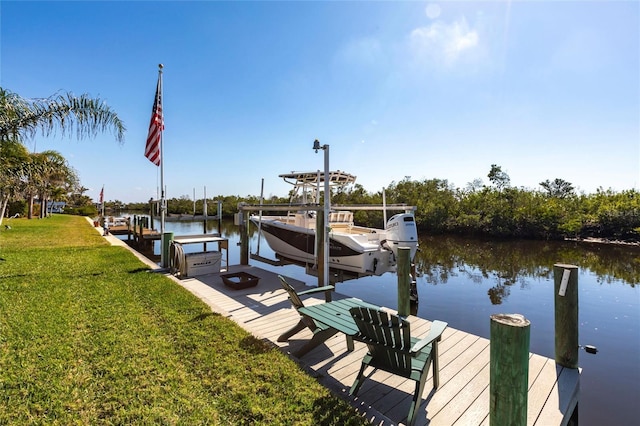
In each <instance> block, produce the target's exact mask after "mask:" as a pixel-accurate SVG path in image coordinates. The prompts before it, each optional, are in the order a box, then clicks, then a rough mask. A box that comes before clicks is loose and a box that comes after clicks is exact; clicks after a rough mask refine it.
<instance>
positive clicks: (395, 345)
mask: <svg viewBox="0 0 640 426" xmlns="http://www.w3.org/2000/svg"><path fill="white" fill-rule="evenodd" d="M349 312H350V313H351V316H352V317H353V319H354V321H355V322H356V325H357V326H358V329H359V331H360V334H358V336H356V340H359V341H361V342H364V343H366V344H367V347H368V348H369V351H368V353H367V354H366V355H365V356H364V358H363V360H362V366H361V367H360V372H359V373H358V377H357V378H356V381H355V382H354V383H353V386H351V390H350V391H349V394H350V395H357V393H358V390H359V389H360V386H362V382H363V381H364V378H365V377H364V371H365V369H366V368H367V367H373V368H374V369H380V370H384V371H387V372H390V373H393V374H397V375H399V376H402V377H405V378H407V379H411V380H414V381H415V382H416V390H415V392H414V394H413V400H412V402H411V406H410V407H409V415H408V416H407V424H408V425H413V424H414V423H415V421H416V413H417V412H418V408H419V407H420V401H421V400H422V392H423V390H424V385H425V382H426V380H427V375H428V373H429V365H430V364H431V363H432V362H433V387H434V388H437V387H438V384H439V375H438V341H439V340H440V338H441V336H442V332H443V331H444V330H445V328H446V327H447V323H446V322H442V321H434V322H433V323H432V324H431V330H430V331H429V334H428V335H427V336H426V337H425V338H424V339H421V340H418V339H415V338H412V337H411V329H410V326H409V322H408V321H407V320H406V319H404V318H401V317H399V316H397V315H394V314H391V313H388V312H384V311H381V310H378V309H371V308H364V307H357V308H351V309H350V311H349Z"/></svg>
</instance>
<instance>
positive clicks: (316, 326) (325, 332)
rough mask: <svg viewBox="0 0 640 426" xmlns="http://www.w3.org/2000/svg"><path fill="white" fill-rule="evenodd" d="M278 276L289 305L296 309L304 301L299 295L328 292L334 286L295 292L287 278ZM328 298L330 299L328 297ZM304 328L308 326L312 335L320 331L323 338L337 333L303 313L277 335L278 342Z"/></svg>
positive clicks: (301, 305) (287, 338)
mask: <svg viewBox="0 0 640 426" xmlns="http://www.w3.org/2000/svg"><path fill="white" fill-rule="evenodd" d="M278 278H279V279H280V284H282V287H283V288H284V289H285V290H286V291H287V293H288V294H289V300H290V301H291V305H293V307H294V308H295V310H296V311H297V310H298V309H299V308H301V307H303V306H304V303H303V302H302V299H301V298H300V296H304V295H308V294H314V293H320V292H328V291H329V292H330V291H332V290H333V289H334V288H335V287H334V286H332V285H329V286H324V287H315V288H312V289H310V290H305V291H301V292H296V290H295V289H294V288H293V287H292V286H291V284H289V283H288V282H287V280H285V279H284V277H283V276H282V275H278ZM329 300H331V299H330V298H329ZM305 328H308V329H309V330H311V331H312V332H313V334H314V337H315V336H316V335H317V334H320V333H321V335H320V336H319V337H323V338H324V339H325V340H326V339H328V338H329V337H331V336H333V335H334V334H336V333H337V330H334V329H332V328H330V327H329V326H327V325H326V324H323V323H321V322H317V321H314V320H313V319H311V318H308V317H305V316H304V315H300V321H298V323H297V324H296V325H294V326H293V327H292V328H291V329H289V330H288V331H285V332H284V333H282V334H281V335H280V337H278V342H286V341H287V340H289V338H290V337H291V336H293V335H294V334H296V333H299V332H300V331H302V330H304V329H305ZM305 353H306V352H305ZM297 355H298V356H302V355H304V353H300V352H298V353H297Z"/></svg>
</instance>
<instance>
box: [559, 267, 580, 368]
mask: <svg viewBox="0 0 640 426" xmlns="http://www.w3.org/2000/svg"><path fill="white" fill-rule="evenodd" d="M553 282H554V286H553V291H554V302H555V303H554V306H555V332H556V336H555V350H556V353H555V355H556V362H557V363H558V364H560V365H562V366H563V367H567V368H578V349H579V344H578V267H577V266H574V265H566V264H563V263H557V264H555V265H553Z"/></svg>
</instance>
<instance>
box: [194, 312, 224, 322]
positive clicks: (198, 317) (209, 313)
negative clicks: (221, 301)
mask: <svg viewBox="0 0 640 426" xmlns="http://www.w3.org/2000/svg"><path fill="white" fill-rule="evenodd" d="M214 315H215V316H218V317H219V316H220V314H216V313H215V312H206V313H204V314H200V315H198V316H195V317H193V318H191V319H190V320H189V322H195V321H202V320H204V319H206V318H208V317H211V316H214Z"/></svg>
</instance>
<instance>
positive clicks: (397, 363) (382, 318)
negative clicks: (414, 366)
mask: <svg viewBox="0 0 640 426" xmlns="http://www.w3.org/2000/svg"><path fill="white" fill-rule="evenodd" d="M349 312H350V313H351V316H352V317H353V319H354V321H355V323H356V325H357V326H358V330H359V331H360V334H359V335H358V340H361V341H363V342H364V343H366V344H367V346H368V348H369V354H370V355H371V358H372V361H371V365H372V366H374V367H377V368H382V369H384V370H387V371H391V372H394V373H396V374H399V375H401V376H404V377H408V376H409V375H410V374H411V359H412V356H411V354H410V352H409V350H410V348H411V330H410V327H409V322H408V321H407V320H405V319H403V318H400V317H399V316H397V315H394V314H390V313H388V312H384V311H381V310H379V309H375V308H365V307H355V308H351V309H350V311H349Z"/></svg>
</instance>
